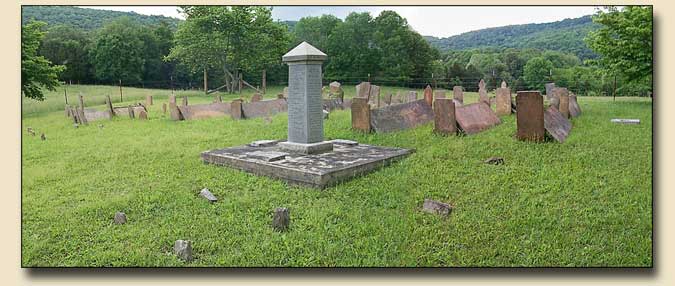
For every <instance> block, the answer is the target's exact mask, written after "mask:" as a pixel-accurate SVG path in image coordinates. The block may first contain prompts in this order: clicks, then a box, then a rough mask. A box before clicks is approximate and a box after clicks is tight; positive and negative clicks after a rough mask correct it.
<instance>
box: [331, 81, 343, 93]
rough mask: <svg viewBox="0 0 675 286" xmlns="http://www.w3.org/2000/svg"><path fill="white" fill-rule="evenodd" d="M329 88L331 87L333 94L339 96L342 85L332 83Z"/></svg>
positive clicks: (335, 82)
mask: <svg viewBox="0 0 675 286" xmlns="http://www.w3.org/2000/svg"><path fill="white" fill-rule="evenodd" d="M328 86H329V87H330V93H331V94H337V93H339V92H340V90H341V89H342V85H341V84H340V83H339V82H337V81H333V82H331V83H330V84H328Z"/></svg>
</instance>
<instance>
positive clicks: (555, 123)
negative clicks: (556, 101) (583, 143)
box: [544, 106, 572, 143]
mask: <svg viewBox="0 0 675 286" xmlns="http://www.w3.org/2000/svg"><path fill="white" fill-rule="evenodd" d="M544 128H546V132H548V134H549V135H551V137H553V138H554V139H555V140H557V141H558V142H560V143H564V142H565V140H566V139H567V136H569V135H570V131H571V130H572V123H571V122H570V121H569V120H568V119H567V118H565V117H564V116H563V115H562V113H560V111H558V109H556V108H555V107H553V106H551V107H549V108H548V109H546V111H545V112H544Z"/></svg>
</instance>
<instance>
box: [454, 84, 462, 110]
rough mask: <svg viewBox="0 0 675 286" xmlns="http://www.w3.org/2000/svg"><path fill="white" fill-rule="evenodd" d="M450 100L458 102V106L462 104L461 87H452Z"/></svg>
mask: <svg viewBox="0 0 675 286" xmlns="http://www.w3.org/2000/svg"><path fill="white" fill-rule="evenodd" d="M452 98H453V99H455V100H456V102H459V104H462V105H463V104H464V91H463V89H462V87H461V86H458V85H456V86H453V87H452Z"/></svg>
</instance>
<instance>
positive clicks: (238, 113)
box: [230, 99, 244, 120]
mask: <svg viewBox="0 0 675 286" xmlns="http://www.w3.org/2000/svg"><path fill="white" fill-rule="evenodd" d="M242 104H243V100H241V99H235V100H233V101H232V102H231V103H230V116H231V117H232V119H235V120H238V119H242V118H244V117H243V111H242V107H241V106H242Z"/></svg>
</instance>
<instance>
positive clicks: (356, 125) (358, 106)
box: [351, 97, 370, 133]
mask: <svg viewBox="0 0 675 286" xmlns="http://www.w3.org/2000/svg"><path fill="white" fill-rule="evenodd" d="M351 111H352V112H351V113H352V128H353V129H355V130H360V131H363V132H366V133H367V132H370V105H368V101H367V99H365V98H359V97H355V98H353V99H352V107H351Z"/></svg>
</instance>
